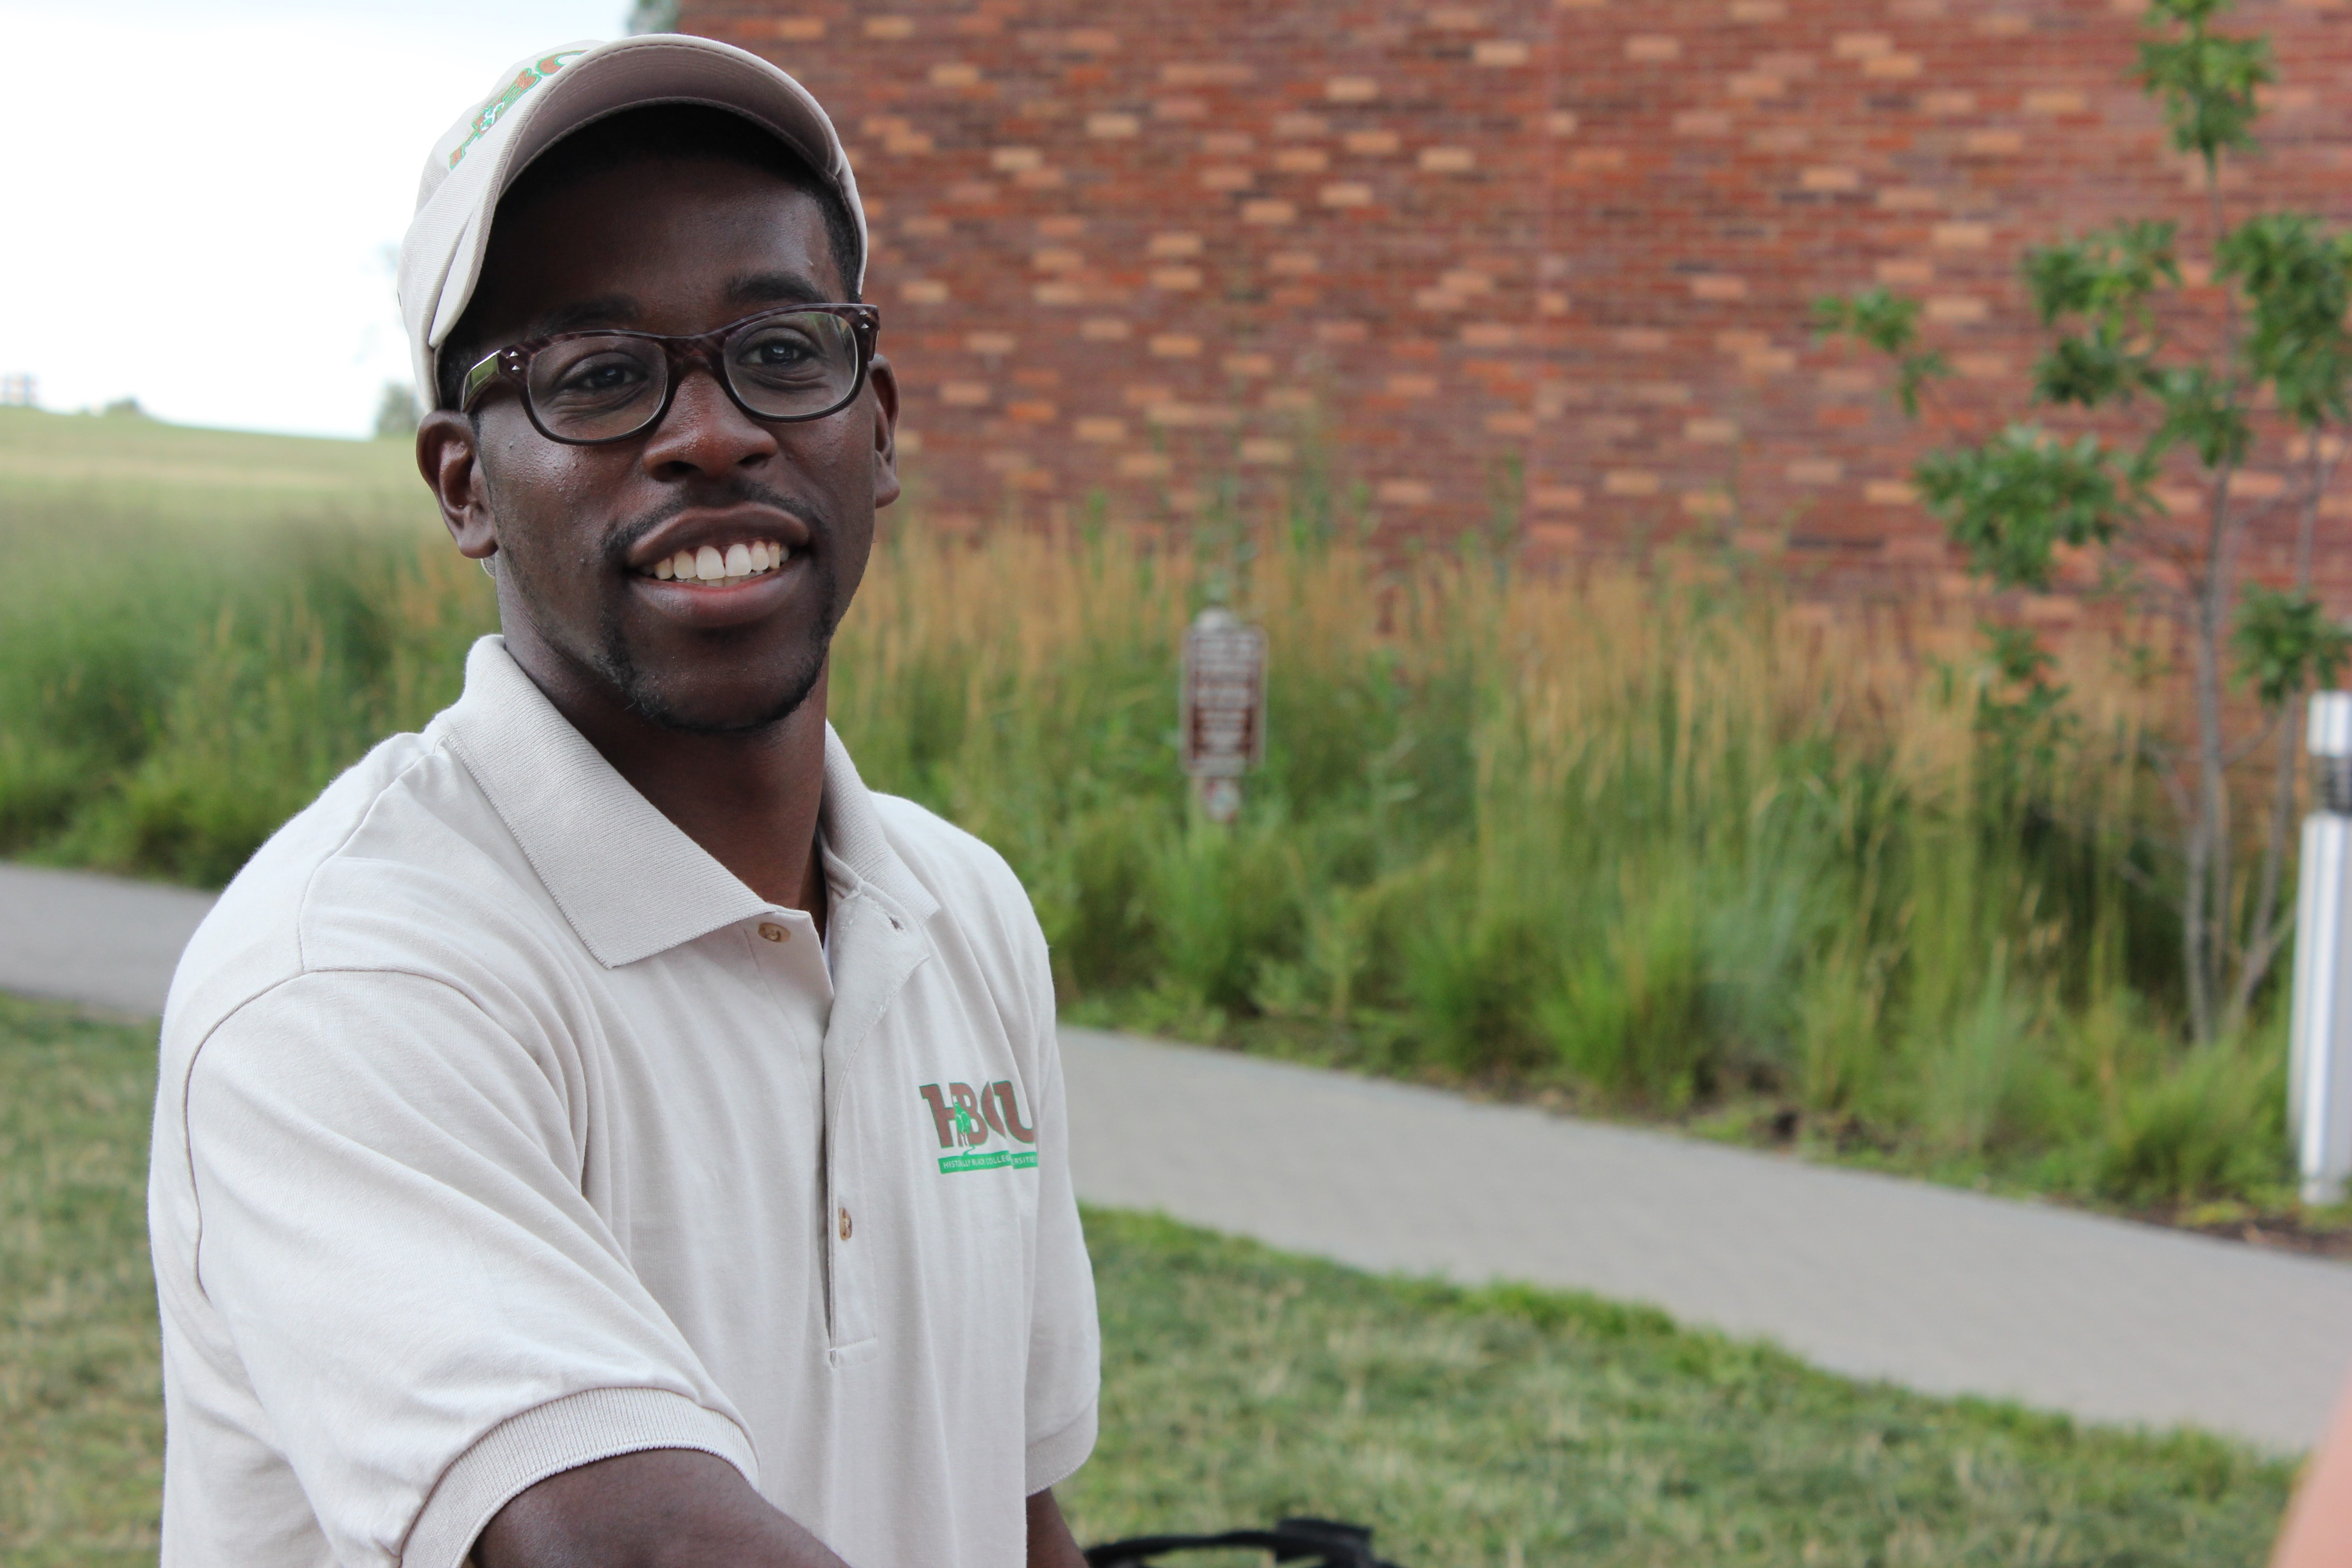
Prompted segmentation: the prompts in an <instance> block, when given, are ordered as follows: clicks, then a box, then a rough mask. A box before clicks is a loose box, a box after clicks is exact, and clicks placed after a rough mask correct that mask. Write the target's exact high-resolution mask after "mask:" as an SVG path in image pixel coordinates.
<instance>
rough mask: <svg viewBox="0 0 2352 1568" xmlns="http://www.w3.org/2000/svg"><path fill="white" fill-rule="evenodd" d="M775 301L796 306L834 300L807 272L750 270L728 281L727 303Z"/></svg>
mask: <svg viewBox="0 0 2352 1568" xmlns="http://www.w3.org/2000/svg"><path fill="white" fill-rule="evenodd" d="M771 301H782V302H784V303H788V304H794V305H822V304H826V303H829V302H830V300H829V297H828V296H827V295H826V293H825V291H824V289H820V288H818V287H817V285H816V280H815V279H813V278H810V277H809V276H808V275H807V274H805V273H801V272H746V273H744V274H742V275H741V276H740V277H738V278H734V279H730V280H729V281H728V284H727V302H728V303H729V304H730V305H765V304H768V303H770V302H771Z"/></svg>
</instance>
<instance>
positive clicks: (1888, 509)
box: [682, 0, 2352, 589]
mask: <svg viewBox="0 0 2352 1568" xmlns="http://www.w3.org/2000/svg"><path fill="white" fill-rule="evenodd" d="M885 5H887V9H886V8H885ZM2136 11H2137V4H2136V3H2135V0H2121V3H2118V0H1484V3H1479V4H1408V3H1405V0H1288V3H1279V0H1277V3H1272V4H1269V3H1265V0H1256V3H1244V0H1127V3H1126V4H1122V5H1103V4H1092V5H1087V4H1079V3H1077V0H884V5H873V4H856V5H854V4H850V3H848V0H701V3H697V0H687V3H686V5H685V6H684V14H683V17H682V23H683V25H684V26H686V27H687V28H688V30H691V31H695V32H699V33H705V34H709V35H710V36H712V37H719V38H724V39H727V40H729V41H730V42H733V43H737V44H740V45H742V46H744V47H748V48H751V49H754V50H757V51H759V52H761V53H762V54H764V55H766V56H768V57H769V58H772V59H774V60H776V61H777V62H778V63H779V64H781V65H782V66H783V67H785V68H787V69H789V70H791V71H793V73H794V74H796V75H798V76H800V77H801V78H802V79H803V80H805V81H806V82H807V83H808V84H809V86H810V87H811V88H812V89H814V91H815V92H816V93H817V94H818V95H819V96H820V97H821V98H822V99H823V100H824V101H825V102H826V104H827V105H828V106H830V107H831V109H832V110H833V112H834V114H835V118H836V120H837V121H839V123H840V125H841V127H842V131H843V133H844V136H845V139H846V140H847V141H848V142H849V143H850V148H851V155H852V157H853V159H854V160H855V161H856V165H857V168H858V171H859V178H860V180H861V183H862V184H863V185H864V188H865V190H866V193H867V195H868V197H869V200H870V203H871V208H870V211H871V216H872V218H873V228H874V236H875V248H874V258H873V268H872V275H871V279H870V288H869V297H870V298H872V299H874V300H877V301H878V302H879V303H881V304H882V305H883V306H884V307H885V310H886V315H885V321H886V325H885V330H884V342H885V345H886V347H887V349H888V350H889V352H890V353H892V355H893V357H894V358H895V360H896V361H897V363H898V366H899V367H900V372H901V374H902V376H903V378H904V383H905V385H906V388H907V394H908V396H907V403H906V407H905V414H904V420H905V426H906V429H907V432H908V448H909V451H910V454H912V465H913V466H914V467H915V468H916V469H917V471H918V472H919V476H920V478H921V482H922V484H923V486H924V489H925V493H926V504H927V510H929V512H930V514H931V515H932V516H933V517H935V518H939V519H943V520H946V521H950V522H956V521H964V522H979V521H987V520H991V519H995V518H1000V517H1003V516H1006V515H1008V514H1011V515H1020V516H1024V517H1028V518H1033V519H1034V518H1043V517H1047V516H1051V515H1055V514H1056V513H1057V512H1058V513H1060V514H1062V515H1070V514H1074V513H1076V512H1077V511H1078V510H1080V509H1081V508H1083V507H1085V506H1086V505H1087V504H1088V501H1089V498H1090V497H1094V496H1100V497H1102V498H1104V500H1107V502H1108V509H1109V513H1110V515H1111V516H1112V517H1114V518H1118V519H1125V520H1133V521H1139V522H1145V523H1151V522H1159V523H1164V524H1176V525H1181V524H1182V523H1183V522H1184V521H1186V520H1187V519H1188V518H1190V517H1192V516H1195V515H1198V514H1200V513H1201V512H1202V510H1204V509H1210V508H1213V507H1215V506H1216V505H1218V504H1219V502H1220V501H1221V500H1223V499H1225V498H1233V499H1234V500H1238V501H1239V503H1240V505H1241V507H1242V509H1243V510H1244V513H1247V512H1249V511H1250V510H1253V509H1257V508H1261V507H1263V506H1265V505H1266V504H1268V503H1270V502H1276V501H1278V500H1280V498H1281V497H1282V495H1283V494H1284V492H1285V491H1286V489H1289V490H1296V489H1297V487H1299V486H1301V485H1304V484H1315V485H1318V486H1324V487H1328V489H1329V491H1330V492H1332V493H1335V494H1336V495H1337V496H1338V497H1339V498H1340V501H1341V505H1342V510H1345V511H1349V513H1350V514H1351V515H1352V514H1353V512H1354V511H1355V510H1357V509H1360V510H1362V511H1363V512H1365V513H1368V514H1370V516H1371V517H1372V518H1373V519H1374V520H1375V521H1376V525H1377V526H1378V527H1379V528H1381V529H1382V530H1391V529H1405V530H1412V531H1429V532H1443V531H1451V530H1456V529H1461V528H1465V527H1479V526H1489V525H1492V524H1495V523H1497V522H1501V523H1506V524H1508V525H1510V526H1514V527H1517V528H1522V529H1524V531H1525V537H1526V538H1527V540H1528V543H1529V545H1530V546H1531V547H1532V548H1534V549H1537V550H1538V551H1550V552H1559V551H1574V550H1624V549H1634V548H1639V547H1640V546H1641V545H1642V544H1643V543H1644V542H1649V541H1654V540H1656V539H1659V538H1661V537H1663V536H1664V535H1667V534H1669V533H1673V532H1675V531H1681V530H1685V529H1688V528H1692V527H1706V528H1710V529H1714V530H1718V531H1728V532H1732V533H1734V534H1736V535H1737V536H1738V540H1739V541H1740V542H1742V543H1744V544H1746V545H1748V547H1750V548H1753V549H1756V550H1759V551H1760V552H1766V553H1768V554H1774V555H1777V556H1779V557H1780V558H1781V559H1783V560H1785V561H1787V562H1788V563H1790V565H1791V566H1794V567H1798V568H1800V569H1801V570H1802V571H1803V572H1804V573H1805V574H1807V575H1808V576H1811V577H1814V578H1815V579H1816V580H1819V581H1822V584H1823V585H1824V586H1832V587H1836V586H1843V587H1845V588H1848V589H1851V588H1856V587H1865V586H1867V585H1870V584H1884V585H1892V584H1894V583H1895V582H1907V583H1911V584H1916V582H1917V579H1918V576H1919V574H1921V573H1922V572H1926V573H1927V574H1931V575H1935V574H1941V573H1942V572H1943V571H1944V570H1945V563H1946V552H1945V550H1944V547H1943V546H1942V544H1941V543H1940V536H1939V533H1938V531H1937V527H1936V525H1935V523H1934V522H1933V521H1932V520H1931V519H1929V518H1927V516H1926V515H1925V514H1924V513H1923V512H1922V511H1921V510H1920V509H1919V508H1918V506H1917V505H1916V503H1915V502H1914V501H1913V500H1912V499H1911V497H1910V492H1909V490H1908V489H1907V488H1906V485H1905V484H1904V475H1905V473H1906V471H1907V469H1908V467H1909V463H1910V459H1911V457H1912V456H1913V454H1914V453H1915V452H1916V450H1917V449H1918V447H1919V446H1920V445H1921V441H1922V437H1920V436H1919V435H1918V434H1917V433H1916V432H1914V431H1912V430H1911V429H1910V428H1909V427H1908V426H1906V425H1905V424H1904V423H1903V422H1902V421H1901V420H1900V419H1899V418H1898V417H1897V416H1895V414H1894V413H1893V412H1892V411H1891V410H1890V409H1889V408H1888V407H1887V406H1886V405H1885V399H1884V397H1883V395H1882V394H1881V391H1880V388H1881V387H1882V386H1883V384H1884V382H1885V376H1884V374H1883V372H1882V370H1881V368H1880V367H1879V366H1877V365H1874V364H1873V363H1869V362H1868V361H1866V360H1864V359H1861V358H1858V357H1856V356H1854V355H1852V354H1850V353H1844V352H1842V351H1837V350H1834V349H1823V348H1819V347H1816V346H1815V345H1814V343H1813V342H1812V341H1811V332H1810V323H1809V307H1810V302H1811V300H1812V299H1813V298H1814V297H1815V296H1817V295H1819V294H1822V293H1823V292H1827V291H1832V290H1837V291H1843V290H1850V289H1857V288H1861V287H1864V286H1868V285H1870V284H1873V283H1885V284H1887V285H1890V286H1892V287H1895V288H1896V289H1900V290H1902V291H1904V292H1906V293H1910V294H1914V295H1916V296H1918V297H1920V298H1922V299H1923V300H1925V301H1926V303H1927V317H1928V319H1929V321H1930V322H1931V323H1932V330H1933V331H1934V332H1935V333H1936V334H1937V338H1938V340H1939V341H1940V342H1941V343H1942V344H1943V346H1944V347H1945V348H1946V349H1947V351H1948V353H1949V354H1950V355H1951V357H1952V359H1953V361H1954V363H1956V365H1957V366H1958V372H1959V380H1958V384H1957V388H1956V394H1955V395H1956V396H1958V398H1959V399H1960V400H1961V401H1962V402H1963V403H1966V402H1969V401H1974V402H1976V403H1978V404H1979V405H1982V406H1985V407H1988V408H1993V407H2003V406H2006V405H2010V404H2011V403H2014V402H2016V401H2018V400H2021V398H2022V395H2023V393H2024V389H2025V386H2026V370H2027V367H2028V365H2029V364H2030V363H2031V361H2032V355H2033V353H2034V337H2033V334H2032V331H2031V328H2032V322H2031V321H2030V319H2029V315H2028V312H2027V311H2026V310H2025V309H2024V307H2023V305H2022V302H2021V294H2020V290H2019V287H2018V284H2017V281H2016V278H2017V261H2018V257H2019V253H2020V251H2021V247H2024V246H2026V245H2028V244H2030V243H2033V242H2036V241H2041V240H2044V239H2048V238H2050V237H2055V236H2059V235H2062V234H2064V233H2067V232H2070V231H2080V230H2082V229H2084V228H2087V227H2090V226H2095V225H2097V224H2100V223H2103V222H2105V221H2107V220H2109V219H2111V218H2115V217H2120V216H2151V215H2158V216H2174V217H2177V218H2179V220H2180V221H2181V222H2182V224H2183V226H2184V228H2185V229H2186V230H2187V232H2189V234H2191V235H2192V236H2196V237H2198V238H2196V239H2195V240H2194V241H2193V243H2192V247H2191V248H2192V249H2195V250H2201V249H2202V247H2203V244H2204V241H2203V240H2202V238H2201V234H2202V230H2201V228H2200V225H2201V224H2202V223H2203V221H2204V219H2203V207H2202V205H2201V203H2200V201H2199V200H2197V199H2196V198H2195V195H2194V193H2193V190H2192V188H2191V185H2190V184H2189V177H2188V176H2189V171H2188V170H2187V169H2186V168H2184V166H2183V165H2182V163H2181V162H2180V160H2179V158H2178V157H2177V156H2176V155H2175V154H2173V153H2170V152H2169V150H2168V147H2167V145H2166V143H2165V140H2164V136H2163V132H2162V127H2161V124H2160V122H2159V120H2158V114H2157V111H2156V110H2155V109H2154V108H2153V107H2152V106H2151V105H2150V104H2148V103H2147V101H2146V100H2144V99H2143V98H2142V97H2141V95H2140V93H2139V91H2138V89H2137V87H2136V86H2135V85H2134V84H2133V83H2132V82H2131V81H2130V80H2129V79H2128V74H2127V73H2128V72H2129V70H2130V68H2131V66H2132V63H2133V60H2134V49H2135V44H2136V39H2137V35H2138V28H2139V23H2138V21H2137V16H2136V15H2135V13H2136ZM2231 26H2232V27H2233V28H2242V29H2253V30H2261V31H2264V32H2268V33H2270V34H2271V35H2272V36H2273V40H2274V45H2275V50H2276V56H2277V59H2278V62H2279V67H2280V82H2279V84H2278V86H2277V87H2276V89H2273V91H2272V93H2271V95H2270V112H2269V113H2268V114H2267V116H2266V117H2265V120H2264V121H2263V125H2262V127H2261V128H2260V129H2261V134H2262V135H2263V140H2264V143H2265V151H2264V153H2263V154H2262V155H2261V156H2260V157H2259V158H2258V159H2256V160H2253V161H2252V162H2250V163H2245V164H2243V165H2242V166H2240V167H2238V168H2237V169H2235V170H2233V171H2232V173H2231V181H2230V187H2229V195H2230V198H2231V201H2232V202H2235V203H2239V204H2248V203H2254V202H2258V203H2260V204H2262V205H2267V206H2295V207H2300V208H2304V209H2306V210H2312V211H2316V212H2320V213H2322V214H2325V215H2326V216H2329V217H2330V218H2332V219H2335V220H2338V221H2341V220H2344V219H2347V218H2352V5H2347V3H2346V0H2247V3H2245V4H2243V5H2241V7H2240V10H2239V12H2238V14H2237V15H2236V16H2234V17H2232V18H2231ZM2240 210H2241V211H2242V210H2246V209H2245V206H2244V205H2241V207H2240ZM2273 455H2274V454H2273ZM2252 482H2253V483H2254V484H2255V485H2256V486H2257V487H2258V488H2259V487H2260V486H2261V485H2263V483H2266V482H2268V481H2267V480H2266V479H2263V477H2261V476H2256V477H2255V478H2254V479H2253V481H2252ZM2342 527H2343V522H2342V521H2341V518H2340V516H2339V517H2338V518H2337V519H2336V521H2332V522H2331V525H2330V528H2331V531H2336V530H2340V529H2341V528H2342ZM2276 554H2277V552H2276V548H2275V546H2274V545H2266V547H2265V549H2264V550H2263V551H2258V552H2257V555H2256V560H2255V565H2256V566H2257V568H2258V569H2263V566H2264V563H2265V562H2268V563H2269V566H2270V567H2271V568H2272V569H2274V568H2275V565H2276Z"/></svg>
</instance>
